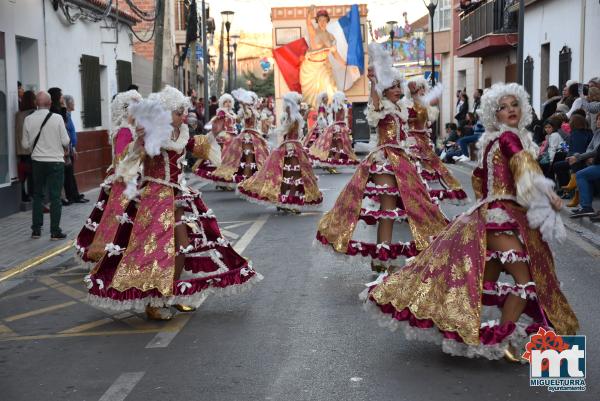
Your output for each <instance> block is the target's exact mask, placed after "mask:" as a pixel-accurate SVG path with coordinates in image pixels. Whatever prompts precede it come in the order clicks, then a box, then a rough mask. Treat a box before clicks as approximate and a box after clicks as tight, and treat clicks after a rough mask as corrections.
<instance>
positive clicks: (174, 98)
mask: <svg viewBox="0 0 600 401" xmlns="http://www.w3.org/2000/svg"><path fill="white" fill-rule="evenodd" d="M150 98H151V99H152V100H156V99H157V100H158V101H160V102H161V103H162V104H163V106H164V107H165V108H166V109H167V110H168V111H176V110H181V109H183V110H187V109H189V108H190V107H192V104H191V103H190V98H188V97H185V96H184V95H183V93H181V91H180V90H179V89H176V88H173V87H172V86H170V85H167V86H165V87H164V88H163V90H161V91H160V92H158V93H152V94H150V96H148V99H150Z"/></svg>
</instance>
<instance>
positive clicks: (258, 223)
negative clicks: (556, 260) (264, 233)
mask: <svg viewBox="0 0 600 401" xmlns="http://www.w3.org/2000/svg"><path fill="white" fill-rule="evenodd" d="M268 219H269V215H268V214H263V215H262V216H260V217H259V218H258V220H255V221H254V223H252V225H251V226H250V228H249V229H248V231H246V232H245V233H244V235H242V237H241V238H240V239H239V240H238V242H236V243H235V245H234V246H233V249H234V250H235V251H236V252H237V253H239V254H242V252H244V249H246V247H247V246H248V244H250V242H251V241H252V239H254V237H255V236H256V234H258V232H259V231H260V229H261V228H263V226H264V225H265V223H266V222H267V220H268Z"/></svg>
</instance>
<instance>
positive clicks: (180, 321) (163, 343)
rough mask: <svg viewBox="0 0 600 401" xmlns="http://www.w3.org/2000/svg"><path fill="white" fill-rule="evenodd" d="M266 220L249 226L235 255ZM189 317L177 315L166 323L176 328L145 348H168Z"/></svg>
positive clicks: (163, 333)
mask: <svg viewBox="0 0 600 401" xmlns="http://www.w3.org/2000/svg"><path fill="white" fill-rule="evenodd" d="M268 218H269V215H268V214H263V215H261V216H260V217H259V218H258V220H255V221H254V222H253V223H252V225H251V226H250V228H249V229H248V230H247V231H246V232H245V233H244V235H242V236H241V238H240V239H239V240H238V241H237V242H236V243H235V245H234V247H233V249H234V250H235V251H236V252H237V253H239V254H242V252H244V250H245V249H246V247H247V246H248V245H249V244H250V242H251V241H252V239H254V237H255V236H256V234H258V232H259V231H260V229H261V228H262V227H263V226H264V225H265V223H266V222H267V219H268ZM191 317H192V315H191V314H186V315H183V314H179V315H177V316H176V317H175V319H173V320H172V321H170V322H169V323H168V324H173V325H176V327H175V328H173V329H172V330H165V331H161V332H159V333H157V334H156V335H155V336H154V338H153V339H152V340H150V342H149V343H148V344H147V345H146V348H149V349H152V348H166V347H168V346H169V344H171V341H173V339H174V338H175V337H176V336H177V334H179V332H180V331H181V330H182V329H183V328H184V327H185V325H186V324H187V323H188V321H189V320H190V318H191ZM176 320H177V322H176Z"/></svg>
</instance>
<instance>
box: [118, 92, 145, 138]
mask: <svg viewBox="0 0 600 401" xmlns="http://www.w3.org/2000/svg"><path fill="white" fill-rule="evenodd" d="M141 101H142V95H140V93H139V92H138V91H136V90H134V89H132V90H128V91H126V92H121V93H117V95H116V96H115V98H114V99H113V101H112V102H111V104H110V111H111V117H112V118H111V122H112V131H111V134H112V133H114V132H116V131H117V130H118V129H119V128H120V127H121V126H122V125H123V124H126V123H127V117H128V116H129V112H128V108H129V105H131V104H133V103H139V102H141ZM111 136H112V135H111Z"/></svg>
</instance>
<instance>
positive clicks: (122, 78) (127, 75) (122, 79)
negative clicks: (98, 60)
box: [117, 60, 132, 92]
mask: <svg viewBox="0 0 600 401" xmlns="http://www.w3.org/2000/svg"><path fill="white" fill-rule="evenodd" d="M131 81H132V80H131V63H130V62H129V61H124V60H117V90H118V91H119V92H124V91H126V90H127V88H129V85H131V83H132V82H131Z"/></svg>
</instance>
